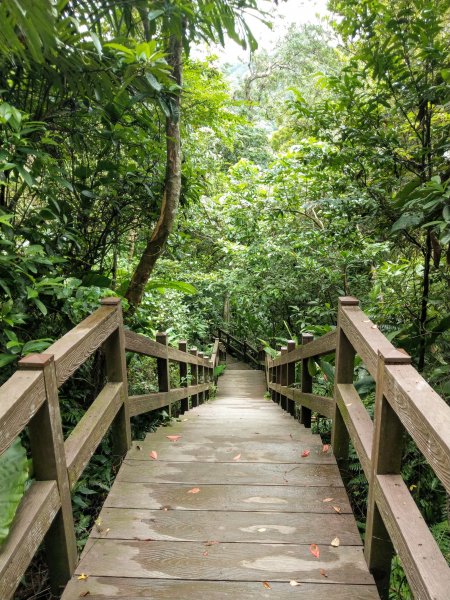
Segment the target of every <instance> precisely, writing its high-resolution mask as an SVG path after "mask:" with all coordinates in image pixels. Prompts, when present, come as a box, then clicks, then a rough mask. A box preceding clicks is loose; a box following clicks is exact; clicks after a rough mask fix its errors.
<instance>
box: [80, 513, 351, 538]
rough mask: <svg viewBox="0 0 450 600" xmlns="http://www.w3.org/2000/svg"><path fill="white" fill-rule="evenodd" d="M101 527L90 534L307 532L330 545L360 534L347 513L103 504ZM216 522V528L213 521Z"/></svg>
mask: <svg viewBox="0 0 450 600" xmlns="http://www.w3.org/2000/svg"><path fill="white" fill-rule="evenodd" d="M99 522H100V523H101V527H94V529H93V530H92V534H91V537H93V538H107V539H116V540H133V539H137V540H142V541H146V540H148V539H151V540H152V541H153V540H159V541H174V542H194V541H198V542H207V541H208V540H215V541H216V542H247V543H249V542H252V543H258V544H309V543H310V541H311V532H312V531H314V539H315V541H316V543H317V544H325V545H327V546H328V545H329V544H330V541H331V540H332V539H333V538H335V537H339V540H340V545H341V546H361V538H360V536H359V533H358V529H357V527H356V524H355V519H354V517H353V515H351V514H344V515H338V514H337V513H334V514H311V515H309V516H308V519H301V518H299V515H298V513H295V512H293V513H279V512H274V511H273V512H261V511H259V512H255V513H251V512H248V511H247V512H239V511H225V510H212V511H197V512H195V514H192V512H191V511H187V510H184V511H183V510H168V511H161V510H148V509H131V508H126V509H125V508H104V509H103V510H102V511H101V513H100V515H99ZM219 523H220V527H218V524H219Z"/></svg>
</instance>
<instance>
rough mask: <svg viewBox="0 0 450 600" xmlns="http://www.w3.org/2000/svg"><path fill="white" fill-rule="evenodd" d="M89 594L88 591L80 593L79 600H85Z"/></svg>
mask: <svg viewBox="0 0 450 600" xmlns="http://www.w3.org/2000/svg"><path fill="white" fill-rule="evenodd" d="M90 593H91V592H90V591H89V590H87V591H86V592H81V594H80V598H86V596H89V594H90Z"/></svg>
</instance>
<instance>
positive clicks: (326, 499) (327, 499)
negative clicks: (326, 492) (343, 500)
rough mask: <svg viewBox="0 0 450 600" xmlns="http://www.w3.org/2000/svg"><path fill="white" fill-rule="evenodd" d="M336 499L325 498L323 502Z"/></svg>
mask: <svg viewBox="0 0 450 600" xmlns="http://www.w3.org/2000/svg"><path fill="white" fill-rule="evenodd" d="M332 500H334V498H324V499H323V500H322V502H331V501H332Z"/></svg>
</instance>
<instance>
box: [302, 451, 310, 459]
mask: <svg viewBox="0 0 450 600" xmlns="http://www.w3.org/2000/svg"><path fill="white" fill-rule="evenodd" d="M310 454H311V450H303V452H302V458H306V457H307V456H309V455H310Z"/></svg>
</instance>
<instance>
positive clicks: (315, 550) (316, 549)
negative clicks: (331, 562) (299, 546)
mask: <svg viewBox="0 0 450 600" xmlns="http://www.w3.org/2000/svg"><path fill="white" fill-rule="evenodd" d="M309 551H310V552H311V554H312V555H313V556H315V557H316V558H319V556H320V550H319V546H318V545H317V544H311V546H310V547H309Z"/></svg>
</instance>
